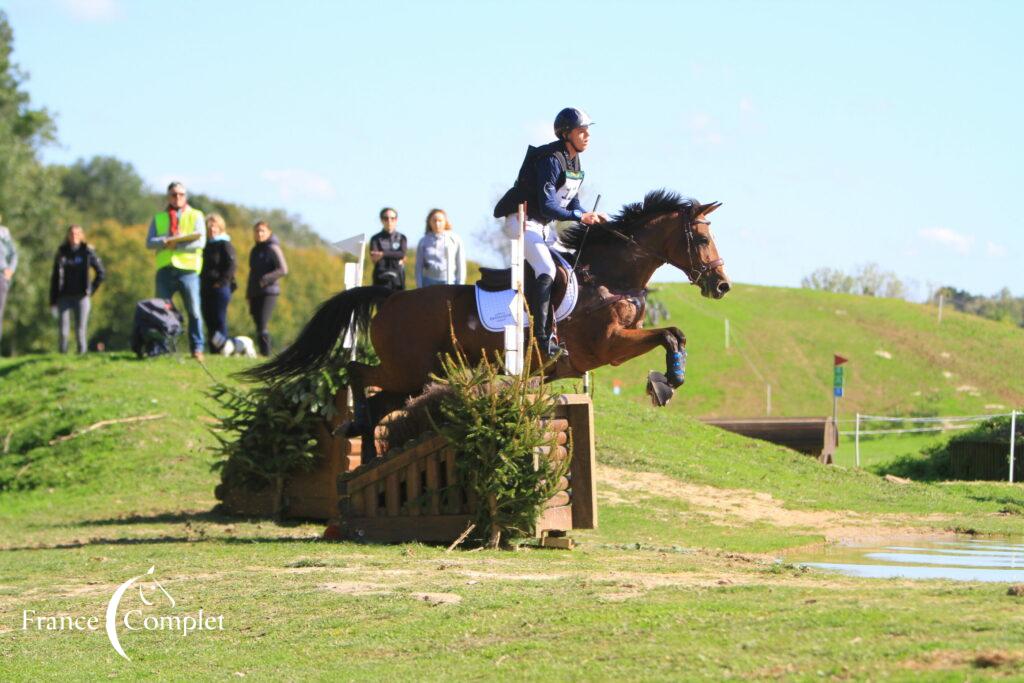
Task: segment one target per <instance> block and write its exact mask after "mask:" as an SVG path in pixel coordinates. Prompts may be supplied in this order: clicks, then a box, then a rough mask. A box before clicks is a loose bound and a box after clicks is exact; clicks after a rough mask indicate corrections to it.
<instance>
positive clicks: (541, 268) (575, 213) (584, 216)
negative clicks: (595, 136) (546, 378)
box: [494, 107, 608, 358]
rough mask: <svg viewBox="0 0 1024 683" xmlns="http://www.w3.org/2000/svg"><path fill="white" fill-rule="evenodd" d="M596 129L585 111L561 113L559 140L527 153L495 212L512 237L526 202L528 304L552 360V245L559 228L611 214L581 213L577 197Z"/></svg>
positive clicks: (557, 124)
mask: <svg viewBox="0 0 1024 683" xmlns="http://www.w3.org/2000/svg"><path fill="white" fill-rule="evenodd" d="M592 125H593V121H591V120H590V117H589V116H587V114H586V112H584V111H582V110H580V109H574V108H572V107H569V108H566V109H563V110H562V111H560V112H558V116H556V117H555V126H554V128H555V136H556V137H557V138H558V139H557V140H555V141H554V142H550V143H548V144H546V145H542V146H540V147H533V146H530V147H529V149H527V151H526V158H524V159H523V163H522V166H521V167H520V168H519V176H518V177H517V178H516V182H515V185H513V186H512V189H510V190H509V191H508V192H506V193H505V195H504V196H503V197H502V198H501V199H500V200H498V204H497V205H496V206H495V207H494V217H495V218H501V217H504V218H505V233H506V234H508V235H509V236H513V235H515V234H518V232H519V230H520V226H519V216H518V213H517V212H518V207H519V204H520V203H522V202H526V226H525V231H524V242H525V244H524V251H525V255H526V261H527V262H528V263H529V264H530V266H531V267H532V268H533V272H534V275H535V276H536V278H537V282H536V286H535V287H534V294H533V296H532V297H531V301H530V302H529V307H530V313H531V315H532V316H533V335H534V337H535V338H536V339H537V345H538V346H539V348H540V350H541V352H542V353H544V354H545V355H547V356H548V357H549V358H550V357H552V356H554V355H556V354H558V353H559V352H560V351H562V349H560V348H559V347H558V345H557V344H555V340H554V336H553V334H552V330H553V327H554V312H553V311H552V310H551V287H552V285H553V284H554V279H555V274H556V270H555V262H554V259H553V258H551V253H550V250H549V246H548V245H552V244H554V243H555V242H557V241H558V234H557V233H556V231H555V226H554V224H555V223H556V222H558V221H578V222H580V223H583V224H584V225H593V224H595V223H603V222H605V221H607V220H608V216H607V215H606V214H603V213H594V212H585V211H583V209H582V208H580V200H579V196H578V195H579V191H580V186H581V185H582V184H583V169H582V168H581V166H580V154H581V153H582V152H583V151H585V150H586V149H587V145H588V144H590V126H592Z"/></svg>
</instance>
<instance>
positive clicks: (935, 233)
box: [917, 228, 974, 254]
mask: <svg viewBox="0 0 1024 683" xmlns="http://www.w3.org/2000/svg"><path fill="white" fill-rule="evenodd" d="M917 234H918V235H920V236H921V237H923V238H924V239H926V240H928V241H929V242H935V243H936V244H939V245H941V246H944V247H948V248H950V249H952V250H953V251H955V252H957V253H959V254H967V253H969V252H970V251H971V247H972V246H973V245H974V237H972V236H970V235H961V234H960V233H958V232H957V231H955V230H950V229H949V228H924V229H922V230H918V232H917Z"/></svg>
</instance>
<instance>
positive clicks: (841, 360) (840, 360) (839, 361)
mask: <svg viewBox="0 0 1024 683" xmlns="http://www.w3.org/2000/svg"><path fill="white" fill-rule="evenodd" d="M833 358H834V359H835V364H836V365H842V364H843V363H845V362H847V361H848V360H850V359H849V358H843V357H842V356H840V355H839V354H838V353H836V354H833Z"/></svg>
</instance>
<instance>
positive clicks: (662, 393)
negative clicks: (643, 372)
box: [647, 372, 676, 408]
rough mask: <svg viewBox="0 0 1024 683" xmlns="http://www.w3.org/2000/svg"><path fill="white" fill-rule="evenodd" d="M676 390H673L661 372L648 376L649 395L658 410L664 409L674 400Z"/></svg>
mask: <svg viewBox="0 0 1024 683" xmlns="http://www.w3.org/2000/svg"><path fill="white" fill-rule="evenodd" d="M675 393H676V390H675V389H673V388H672V386H671V385H670V384H669V382H668V380H667V379H666V378H665V375H663V374H661V373H660V372H650V373H648V375H647V395H648V396H650V397H651V403H652V404H653V405H654V407H656V408H663V407H665V406H666V405H668V402H669V401H671V400H672V397H673V396H674V395H675Z"/></svg>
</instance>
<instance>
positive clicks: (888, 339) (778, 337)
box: [595, 284, 1024, 419]
mask: <svg viewBox="0 0 1024 683" xmlns="http://www.w3.org/2000/svg"><path fill="white" fill-rule="evenodd" d="M654 296H655V297H657V298H658V299H659V300H660V301H662V302H663V303H664V304H665V305H666V306H667V307H668V309H669V312H670V314H671V319H670V320H669V321H668V322H667V323H662V325H665V324H670V325H675V326H677V327H679V328H680V329H682V330H683V332H684V333H685V334H686V336H687V345H688V350H689V358H688V363H687V372H686V377H687V383H686V385H685V386H684V387H683V388H682V389H681V390H680V392H679V393H677V395H676V398H675V401H674V402H673V403H672V404H671V409H672V410H680V411H683V412H686V413H688V414H691V415H700V416H758V415H764V414H765V408H766V405H765V404H766V400H765V394H766V391H765V385H766V384H770V385H771V388H772V415H779V416H802V415H830V414H831V413H832V354H834V353H838V354H840V355H843V356H845V357H847V358H849V359H850V362H849V363H848V364H847V365H846V368H847V370H846V372H847V382H846V396H845V397H844V398H842V399H840V402H839V411H840V416H841V417H843V418H850V419H852V418H853V416H854V413H857V412H860V413H868V414H874V415H893V414H895V415H906V414H925V415H940V414H941V415H958V414H978V413H992V412H1007V411H1008V410H1009V408H1010V407H1011V406H1014V405H1016V406H1017V407H1018V408H1024V384H1021V382H1020V374H1019V373H1013V372H1007V371H1006V370H1007V369H1008V368H1021V367H1024V329H1022V328H1019V327H1015V326H1013V325H1011V324H1008V323H999V322H993V321H989V320H984V319H981V318H978V317H977V316H970V315H966V314H961V313H957V312H949V311H946V312H944V313H943V320H942V323H941V324H938V323H937V321H936V315H935V314H936V309H935V307H934V306H929V305H923V304H912V303H908V302H906V301H901V300H896V299H876V298H872V297H860V296H854V295H849V294H831V293H826V292H817V291H812V290H806V289H785V288H780V287H756V286H751V285H739V284H738V285H736V286H734V287H733V289H732V291H731V292H730V293H729V295H728V296H726V297H725V298H724V299H722V300H720V301H713V300H710V299H704V298H702V297H701V296H700V294H699V292H698V291H697V288H695V287H690V286H687V285H658V291H657V292H656V293H655V294H654ZM726 318H728V319H729V323H730V328H731V344H730V348H729V349H728V350H727V349H726V348H725V322H724V321H725V319H726ZM876 352H884V353H887V354H889V355H891V358H884V357H882V356H880V355H877V354H876ZM996 359H997V362H993V361H994V360H996ZM663 365H664V360H663V358H662V355H661V354H659V353H651V354H648V355H646V356H643V357H641V358H637V359H634V360H632V361H629V362H627V363H624V364H623V365H621V366H619V367H617V368H612V367H607V368H602V369H600V370H598V371H596V373H595V387H596V391H597V392H598V393H599V394H601V393H610V392H611V389H612V381H613V380H615V379H617V380H619V381H620V382H622V385H623V396H624V397H627V398H634V399H636V400H644V399H643V392H644V388H645V385H646V377H647V372H648V371H650V370H662V371H663V370H664V367H663ZM944 373H948V376H947V374H944ZM999 405H1001V406H1003V407H1004V408H1002V409H1000V408H995V407H993V406H999Z"/></svg>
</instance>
